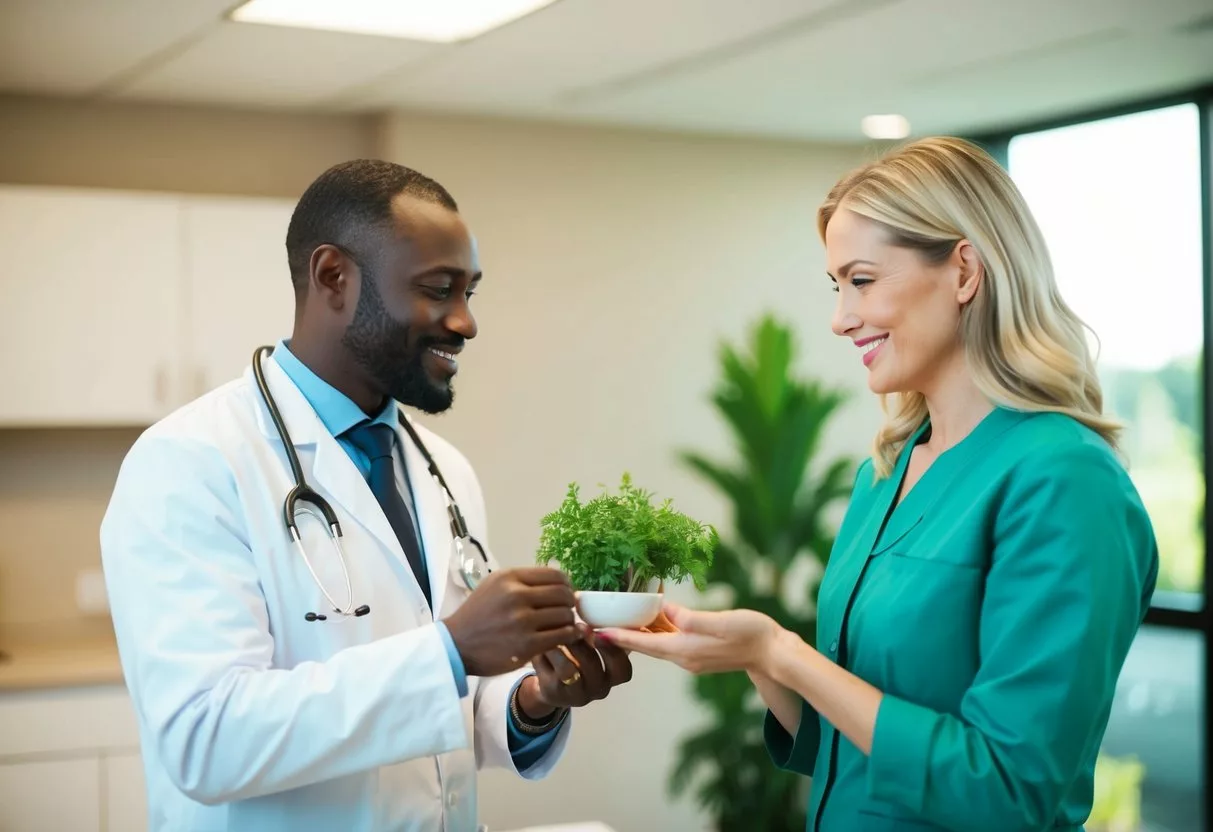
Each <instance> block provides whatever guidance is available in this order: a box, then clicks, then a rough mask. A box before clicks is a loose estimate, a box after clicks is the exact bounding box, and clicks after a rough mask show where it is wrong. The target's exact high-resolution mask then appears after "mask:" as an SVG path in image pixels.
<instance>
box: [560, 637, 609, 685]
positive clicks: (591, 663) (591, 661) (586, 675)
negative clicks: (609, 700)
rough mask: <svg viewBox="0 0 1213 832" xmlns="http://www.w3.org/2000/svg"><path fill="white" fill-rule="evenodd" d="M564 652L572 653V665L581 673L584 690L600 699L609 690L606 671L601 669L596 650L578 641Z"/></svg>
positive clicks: (600, 661) (600, 660)
mask: <svg viewBox="0 0 1213 832" xmlns="http://www.w3.org/2000/svg"><path fill="white" fill-rule="evenodd" d="M566 650H569V651H571V652H572V657H571V658H572V660H573V664H574V665H575V666H576V667H577V668H578V669H579V670H580V671H581V679H582V681H583V682H584V683H585V689H586V690H587V691H588V692H589V693H590V694H591V695H592V696H596V697H600V696H602V695H603V694H604V693H605V692H606V690H609V686H608V685H607V678H606V671H605V670H604V669H603V667H602V659H601V658H600V657H599V655H598V651H597V650H595V649H594V648H593V647H590V645H588V644H586V643H585V642H584V641H578V642H576V643H575V644H573V645H571V646H570V647H568V648H566Z"/></svg>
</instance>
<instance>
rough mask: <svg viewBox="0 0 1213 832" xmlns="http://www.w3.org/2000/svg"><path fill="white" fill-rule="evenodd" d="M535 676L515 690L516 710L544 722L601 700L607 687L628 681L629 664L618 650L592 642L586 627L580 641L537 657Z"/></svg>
mask: <svg viewBox="0 0 1213 832" xmlns="http://www.w3.org/2000/svg"><path fill="white" fill-rule="evenodd" d="M531 665H532V666H533V667H534V668H535V673H536V674H537V675H536V676H532V677H528V678H527V679H524V680H523V682H522V686H521V687H520V688H519V689H518V707H519V708H521V709H522V712H523V713H524V714H525V715H526V716H528V717H531V718H532V719H536V720H542V719H546V718H547V717H548V716H550V715H551V714H552V712H553V711H555V710H556V709H558V708H580V707H582V706H583V705H587V704H589V703H590V702H595V701H597V700H599V699H605V698H606V697H607V694H609V693H610V692H611V688H614V687H617V686H619V685H623V684H626V683H627V682H630V681H631V679H632V662H631V660H630V659H629V658H628V655H627V653H625V652H624V651H623V650H621V649H619V648H618V647H616V646H614V645H611V644H606V643H605V642H596V641H595V640H594V633H593V631H592V630H590V629H589V628H588V627H586V628H585V629H583V630H582V638H581V639H580V640H579V641H576V642H574V643H573V644H571V645H569V647H568V648H567V651H566V650H564V649H557V650H550V651H548V652H546V653H543V654H542V655H537V656H536V657H535V658H534V659H533V660H532V661H531Z"/></svg>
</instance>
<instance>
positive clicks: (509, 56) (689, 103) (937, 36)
mask: <svg viewBox="0 0 1213 832" xmlns="http://www.w3.org/2000/svg"><path fill="white" fill-rule="evenodd" d="M1210 2H1211V0H1150V2H1143V1H1142V0H1065V1H1064V2H1060V0H1017V2H1015V3H1009V2H1006V0H558V2H556V3H554V4H552V5H550V6H548V7H546V8H544V9H542V10H541V11H539V12H537V13H535V14H532V15H530V16H528V17H526V18H523V19H522V20H520V21H518V22H516V23H513V24H510V25H507V26H505V27H503V28H501V29H498V30H495V31H492V32H489V33H488V34H486V35H484V36H482V37H480V38H478V39H475V40H472V41H469V42H466V43H460V44H454V45H436V44H427V43H417V42H409V41H403V40H397V39H390V38H382V37H374V36H365V35H351V34H339V33H329V32H320V31H314V30H303V29H286V28H281V27H275V26H264V25H257V24H243V23H234V22H231V21H229V20H227V19H226V13H227V12H228V11H229V10H230V8H231V7H232V5H233V0H172V2H165V0H0V92H9V93H25V94H35V95H54V96H68V97H79V98H86V99H91V100H96V99H114V100H148V101H159V102H176V103H205V104H212V105H229V106H240V107H253V108H270V109H297V110H306V111H312V112H339V113H365V112H378V111H383V110H392V109H425V110H439V111H451V112H459V113H475V114H491V115H498V116H513V117H523V118H540V119H545V120H555V121H568V122H576V123H597V124H610V125H616V126H635V127H650V128H662V129H676V130H694V131H704V132H712V133H741V134H749V135H765V136H773V137H782V138H803V139H818V140H837V141H849V140H857V139H860V138H862V137H861V136H860V133H859V120H860V119H861V118H862V117H863V116H864V115H866V114H869V113H889V112H895V113H901V114H904V115H905V116H907V117H908V118H909V119H910V121H911V124H912V125H913V128H914V132H915V133H916V134H922V133H940V132H951V133H964V132H974V131H983V130H989V129H994V128H998V127H1002V126H1007V125H1013V124H1015V123H1018V122H1023V121H1030V120H1035V119H1040V118H1047V117H1051V116H1054V115H1060V114H1064V113H1068V112H1071V111H1073V110H1075V109H1084V108H1089V107H1097V106H1104V105H1109V104H1117V103H1120V102H1123V101H1127V100H1132V99H1136V98H1141V97H1149V96H1154V95H1160V94H1165V93H1169V92H1172V91H1176V90H1181V89H1186V88H1191V87H1194V86H1198V85H1201V84H1206V83H1213V25H1210V21H1211V19H1213V17H1211V15H1213V6H1211V5H1210Z"/></svg>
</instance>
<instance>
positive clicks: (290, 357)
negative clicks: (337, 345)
mask: <svg viewBox="0 0 1213 832" xmlns="http://www.w3.org/2000/svg"><path fill="white" fill-rule="evenodd" d="M271 357H272V358H273V359H274V361H276V362H278V366H279V367H281V368H282V371H283V372H284V373H286V374H287V376H288V377H289V378H290V379H291V381H293V382H294V383H295V386H296V387H298V388H299V392H300V393H302V394H303V397H304V398H305V399H307V401H308V404H310V405H311V406H312V410H314V411H315V412H316V415H317V416H318V417H319V418H320V421H321V422H322V423H323V424H324V427H325V429H326V430H328V432H329V433H330V434H332V435H333V436H340V435H341V434H343V433H345V432H346V431H347V430H349V429H350V428H352V427H354V426H355V425H359V424H362V423H363V422H367V421H372V422H378V423H382V424H385V425H387V426H388V427H390V428H392V430H395V429H396V420H397V418H398V417H397V416H396V412H397V408H396V402H394V401H392V400H391V399H388V401H387V403H386V404H384V406H383V409H382V410H380V411H379V413H378V414H377V415H376V416H375V418H374V419H369V420H368V418H367V415H366V414H365V413H363V412H362V408H360V407H359V406H358V405H356V404H354V402H353V400H352V399H350V397H349V396H347V395H345V394H344V393H342V392H341V391H340V390H338V389H337V388H336V387H333V385H331V384H329V383H328V382H327V381H325V380H324V379H322V378H321V377H320V376H318V375H316V374H315V373H314V372H312V370H311V368H310V367H308V366H307V365H306V364H304V363H303V362H302V361H300V360H299V359H298V357H296V356H295V354H294V353H293V352H291V351H290V348H289V347H288V346H287V342H286V341H285V340H282V341H279V342H278V344H277V345H276V346H275V347H274V352H273V355H272V356H271Z"/></svg>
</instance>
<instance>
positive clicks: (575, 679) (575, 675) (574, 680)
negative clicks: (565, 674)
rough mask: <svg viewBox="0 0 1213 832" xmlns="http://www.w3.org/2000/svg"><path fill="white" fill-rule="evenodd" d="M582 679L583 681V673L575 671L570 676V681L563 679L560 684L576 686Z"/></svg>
mask: <svg viewBox="0 0 1213 832" xmlns="http://www.w3.org/2000/svg"><path fill="white" fill-rule="evenodd" d="M580 679H581V672H580V671H573V675H572V676H570V677H569V678H568V679H561V680H560V683H561V684H563V685H575V684H577V682H578V681H580Z"/></svg>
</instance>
